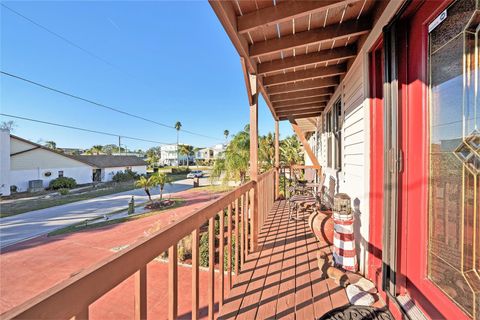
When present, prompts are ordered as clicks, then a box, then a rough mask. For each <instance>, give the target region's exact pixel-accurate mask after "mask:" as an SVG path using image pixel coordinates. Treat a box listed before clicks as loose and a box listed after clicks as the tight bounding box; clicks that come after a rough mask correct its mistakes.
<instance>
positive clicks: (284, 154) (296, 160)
mask: <svg viewBox="0 0 480 320" xmlns="http://www.w3.org/2000/svg"><path fill="white" fill-rule="evenodd" d="M280 151H281V152H280V155H281V160H282V163H283V164H284V165H287V166H291V165H294V164H302V163H303V160H304V159H303V150H302V146H301V144H300V141H299V140H298V138H297V137H296V136H293V135H292V136H290V137H287V138H285V139H283V140H282V141H281V142H280Z"/></svg>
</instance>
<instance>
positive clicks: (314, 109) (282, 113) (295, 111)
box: [277, 107, 325, 117]
mask: <svg viewBox="0 0 480 320" xmlns="http://www.w3.org/2000/svg"><path fill="white" fill-rule="evenodd" d="M323 110H325V108H318V107H317V108H310V109H300V110H289V111H287V110H283V111H282V110H279V111H277V115H278V116H279V117H283V116H286V115H298V114H304V113H313V112H319V111H323Z"/></svg>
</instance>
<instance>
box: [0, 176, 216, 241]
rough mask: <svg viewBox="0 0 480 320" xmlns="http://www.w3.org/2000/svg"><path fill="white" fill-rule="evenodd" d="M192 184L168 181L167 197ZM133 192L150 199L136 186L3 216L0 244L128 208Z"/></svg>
mask: <svg viewBox="0 0 480 320" xmlns="http://www.w3.org/2000/svg"><path fill="white" fill-rule="evenodd" d="M201 180H202V181H201V185H204V184H206V183H207V182H208V181H207V179H201ZM192 185H193V182H192V180H191V179H185V180H179V181H176V182H174V183H172V184H171V185H166V186H165V189H164V194H165V196H166V197H169V196H174V194H175V193H177V192H180V191H184V190H187V189H190V188H192ZM158 194H159V189H158V188H156V189H152V196H157V195H158ZM132 196H134V197H135V201H136V203H137V204H138V203H142V202H146V201H147V200H148V197H147V195H146V194H145V192H144V191H143V189H135V190H130V191H125V192H121V193H116V194H111V195H107V196H102V197H98V198H93V199H88V200H83V201H78V202H72V203H68V204H64V205H61V206H56V207H51V208H46V209H41V210H35V211H30V212H25V213H21V214H18V215H15V216H11V217H6V218H1V219H0V248H5V247H7V246H9V245H12V244H14V243H17V242H20V241H24V240H26V239H30V238H33V237H36V236H39V235H42V234H47V233H49V232H51V231H53V230H56V229H59V228H63V227H66V226H69V225H71V224H75V223H78V222H82V221H85V220H86V219H92V218H95V217H99V216H103V215H104V214H108V213H111V212H115V211H118V210H122V209H126V208H127V206H128V202H129V201H130V199H131V197H132Z"/></svg>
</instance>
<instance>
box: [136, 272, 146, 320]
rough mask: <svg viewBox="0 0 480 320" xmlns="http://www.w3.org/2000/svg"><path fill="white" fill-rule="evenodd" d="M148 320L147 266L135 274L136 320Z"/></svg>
mask: <svg viewBox="0 0 480 320" xmlns="http://www.w3.org/2000/svg"><path fill="white" fill-rule="evenodd" d="M144 319H147V266H146V265H145V266H143V267H142V268H141V269H140V270H138V271H137V272H135V320H144Z"/></svg>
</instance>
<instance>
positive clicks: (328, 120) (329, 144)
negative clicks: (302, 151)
mask: <svg viewBox="0 0 480 320" xmlns="http://www.w3.org/2000/svg"><path fill="white" fill-rule="evenodd" d="M325 132H326V133H327V167H329V168H331V167H332V139H331V136H332V111H329V112H327V116H326V118H325Z"/></svg>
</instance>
